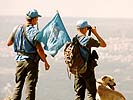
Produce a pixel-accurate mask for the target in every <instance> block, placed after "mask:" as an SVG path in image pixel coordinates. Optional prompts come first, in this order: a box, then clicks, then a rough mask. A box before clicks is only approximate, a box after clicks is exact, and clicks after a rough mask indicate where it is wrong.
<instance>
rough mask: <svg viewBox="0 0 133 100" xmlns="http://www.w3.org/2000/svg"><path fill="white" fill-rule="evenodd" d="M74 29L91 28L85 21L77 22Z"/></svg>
mask: <svg viewBox="0 0 133 100" xmlns="http://www.w3.org/2000/svg"><path fill="white" fill-rule="evenodd" d="M76 27H77V28H85V27H91V26H90V25H89V24H88V22H87V20H79V21H77V24H76Z"/></svg>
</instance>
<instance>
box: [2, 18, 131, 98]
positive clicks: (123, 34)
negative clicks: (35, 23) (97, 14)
mask: <svg viewBox="0 0 133 100" xmlns="http://www.w3.org/2000/svg"><path fill="white" fill-rule="evenodd" d="M51 19H52V17H42V18H40V19H39V29H40V30H41V29H42V28H43V27H44V26H45V25H46V24H47V23H48V22H49V21H50V20H51ZM79 19H86V20H88V21H89V23H90V25H93V26H96V28H97V32H98V33H99V34H100V36H101V37H102V38H103V39H104V40H105V41H106V43H107V47H106V48H101V47H99V48H93V49H95V50H96V51H97V53H98V55H99V60H98V66H97V67H96V68H95V75H96V79H98V78H100V77H101V76H102V75H111V76H113V77H114V80H115V82H116V86H115V90H116V91H119V92H121V93H122V94H123V95H124V96H125V97H126V99H127V100H132V99H133V86H132V85H133V19H132V18H85V17H80V18H78V17H62V21H63V23H64V25H65V28H66V30H67V32H68V34H69V36H70V37H71V38H72V37H74V36H75V35H76V22H77V21H78V20H79ZM24 23H25V16H0V100H3V99H4V98H5V97H7V96H11V95H12V93H13V88H14V85H15V66H16V64H15V53H14V52H13V46H11V47H8V46H7V45H6V41H7V39H8V36H9V35H10V33H11V32H12V30H13V28H14V26H16V25H19V24H24ZM92 37H94V38H95V36H93V34H92ZM63 48H64V47H62V48H61V49H60V50H59V51H58V53H57V55H56V56H55V57H51V56H50V55H49V54H47V55H48V57H47V59H48V61H49V64H50V66H51V67H50V70H49V71H45V69H44V65H43V63H42V62H41V61H40V63H39V65H40V67H39V77H38V83H37V87H36V100H74V96H75V92H74V89H73V87H74V84H73V79H74V77H73V75H72V76H71V79H69V78H68V72H67V66H66V64H65V62H64V55H63ZM22 100H25V87H24V89H23V94H22Z"/></svg>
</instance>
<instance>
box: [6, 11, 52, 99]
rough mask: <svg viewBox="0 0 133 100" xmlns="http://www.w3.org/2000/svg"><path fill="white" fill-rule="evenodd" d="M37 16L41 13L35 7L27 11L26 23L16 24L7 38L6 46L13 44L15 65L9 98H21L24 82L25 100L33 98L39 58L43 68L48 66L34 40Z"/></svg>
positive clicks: (37, 43)
mask: <svg viewBox="0 0 133 100" xmlns="http://www.w3.org/2000/svg"><path fill="white" fill-rule="evenodd" d="M38 17H41V15H39V14H38V11H37V10H36V9H32V10H30V11H28V13H27V14H26V23H25V24H22V25H18V26H16V27H15V28H14V30H13V32H12V33H11V35H10V36H9V38H8V40H7V45H8V46H11V45H14V51H15V52H16V65H17V66H16V74H15V75H16V79H15V81H16V85H15V89H14V92H13V97H12V99H11V100H20V99H21V94H22V89H23V86H24V84H25V86H26V92H25V93H26V95H25V96H26V97H25V98H26V99H25V100H35V89H36V84H37V80H38V64H39V59H41V60H42V61H43V62H44V66H45V70H49V68H50V65H49V64H48V62H47V59H46V55H45V53H44V51H43V48H42V46H41V43H39V42H38V41H37V40H36V35H37V34H38V33H39V30H38V28H36V27H35V25H37V23H38Z"/></svg>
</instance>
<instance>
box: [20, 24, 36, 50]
mask: <svg viewBox="0 0 133 100" xmlns="http://www.w3.org/2000/svg"><path fill="white" fill-rule="evenodd" d="M22 27H23V30H24V31H23V36H24V37H25V39H26V40H27V41H28V43H29V44H30V45H31V46H32V47H33V48H34V50H35V51H36V47H35V46H34V45H33V44H32V43H31V42H30V41H29V39H28V37H27V36H26V27H27V26H26V25H25V24H24V25H23V26H22Z"/></svg>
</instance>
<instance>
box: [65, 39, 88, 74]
mask: <svg viewBox="0 0 133 100" xmlns="http://www.w3.org/2000/svg"><path fill="white" fill-rule="evenodd" d="M85 48H86V47H85V46H82V45H81V44H80V43H79V41H78V39H77V37H74V38H73V39H72V42H67V43H66V45H65V48H64V60H65V63H66V65H67V68H68V71H69V72H71V73H72V74H74V75H76V74H82V73H85V72H86V70H87V60H88V52H87V51H86V49H85ZM81 51H82V52H81ZM83 55H86V58H85V57H83Z"/></svg>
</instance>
